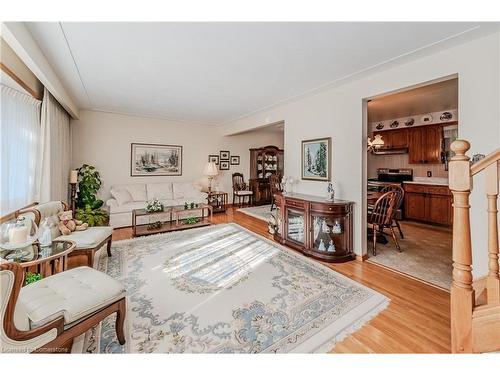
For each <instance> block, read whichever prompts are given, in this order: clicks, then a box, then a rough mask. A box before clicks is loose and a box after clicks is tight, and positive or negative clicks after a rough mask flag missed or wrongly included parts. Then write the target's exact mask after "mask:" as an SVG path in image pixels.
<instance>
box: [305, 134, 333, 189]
mask: <svg viewBox="0 0 500 375" xmlns="http://www.w3.org/2000/svg"><path fill="white" fill-rule="evenodd" d="M301 155H302V158H301V163H302V165H301V173H302V179H303V180H312V181H330V180H331V163H332V139H331V138H330V137H327V138H317V139H308V140H305V141H302V152H301Z"/></svg>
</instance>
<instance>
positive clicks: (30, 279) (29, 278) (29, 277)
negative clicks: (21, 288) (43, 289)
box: [24, 272, 42, 285]
mask: <svg viewBox="0 0 500 375" xmlns="http://www.w3.org/2000/svg"><path fill="white" fill-rule="evenodd" d="M39 280H42V275H40V274H39V273H32V272H26V276H25V278H24V285H28V284H31V283H34V282H36V281H39Z"/></svg>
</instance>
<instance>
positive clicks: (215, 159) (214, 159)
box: [208, 155, 219, 165]
mask: <svg viewBox="0 0 500 375" xmlns="http://www.w3.org/2000/svg"><path fill="white" fill-rule="evenodd" d="M208 161H210V162H212V163H215V165H219V155H208Z"/></svg>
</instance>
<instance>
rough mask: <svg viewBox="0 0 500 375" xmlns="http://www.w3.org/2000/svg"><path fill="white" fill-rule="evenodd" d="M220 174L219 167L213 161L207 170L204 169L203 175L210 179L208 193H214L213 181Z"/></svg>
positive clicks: (208, 164) (209, 163) (207, 166)
mask: <svg viewBox="0 0 500 375" xmlns="http://www.w3.org/2000/svg"><path fill="white" fill-rule="evenodd" d="M218 174H219V171H218V170H217V165H215V163H214V162H213V161H209V162H207V164H206V165H205V168H204V169H203V175H205V176H207V177H208V192H209V193H211V192H212V180H213V179H214V177H215V176H217V175H218Z"/></svg>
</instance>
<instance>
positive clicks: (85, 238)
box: [18, 201, 113, 268]
mask: <svg viewBox="0 0 500 375" xmlns="http://www.w3.org/2000/svg"><path fill="white" fill-rule="evenodd" d="M66 210H68V205H67V204H66V203H64V202H60V201H52V202H47V203H41V204H37V205H35V206H31V207H28V208H26V209H23V210H21V211H19V213H18V214H19V215H20V216H27V217H30V218H31V219H33V220H34V221H35V223H36V224H37V225H40V222H41V221H42V220H44V219H49V220H50V221H51V222H52V223H53V224H54V225H53V227H52V239H53V240H70V241H74V242H75V243H76V248H75V250H73V251H72V252H71V253H70V254H68V267H69V268H74V267H75V266H78V265H81V264H82V261H81V260H80V259H82V258H83V264H85V265H86V266H88V267H93V266H94V255H95V253H96V252H97V250H99V249H100V248H101V247H102V246H104V245H105V244H107V252H108V256H109V257H110V256H111V241H112V239H111V236H112V234H113V228H111V227H89V228H87V229H86V230H84V231H81V232H72V233H71V234H69V235H67V236H64V235H61V233H60V232H59V229H58V228H57V223H58V222H59V218H58V216H57V214H58V213H59V212H62V211H66Z"/></svg>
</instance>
